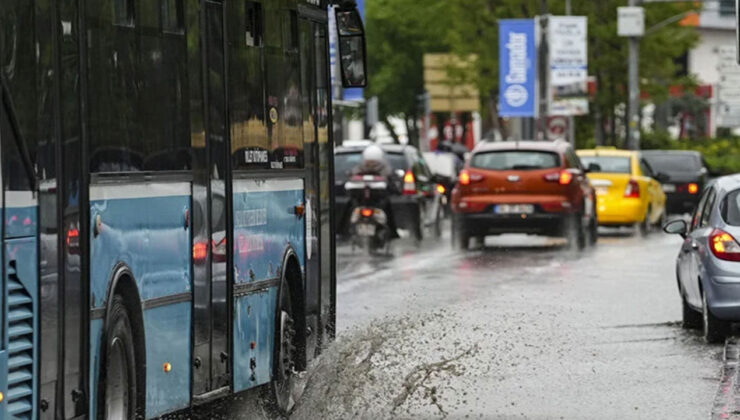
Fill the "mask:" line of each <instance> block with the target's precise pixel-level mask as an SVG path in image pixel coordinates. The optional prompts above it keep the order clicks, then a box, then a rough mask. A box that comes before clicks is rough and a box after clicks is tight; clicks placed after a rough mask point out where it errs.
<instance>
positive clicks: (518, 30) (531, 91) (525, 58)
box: [499, 19, 538, 117]
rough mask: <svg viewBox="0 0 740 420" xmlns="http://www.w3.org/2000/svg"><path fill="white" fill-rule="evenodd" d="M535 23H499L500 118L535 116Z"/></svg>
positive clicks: (502, 21)
mask: <svg viewBox="0 0 740 420" xmlns="http://www.w3.org/2000/svg"><path fill="white" fill-rule="evenodd" d="M536 33H537V31H536V25H535V20H534V19H502V20H500V21H499V63H500V72H499V77H500V80H499V86H500V88H501V92H500V95H499V115H501V116H502V117H536V116H537V103H538V101H537V78H536V74H537V44H536V39H535V36H536Z"/></svg>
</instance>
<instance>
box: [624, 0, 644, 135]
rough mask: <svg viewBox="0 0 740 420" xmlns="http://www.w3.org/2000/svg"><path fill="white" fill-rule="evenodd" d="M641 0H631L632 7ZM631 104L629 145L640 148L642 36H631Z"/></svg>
mask: <svg viewBox="0 0 740 420" xmlns="http://www.w3.org/2000/svg"><path fill="white" fill-rule="evenodd" d="M641 3H642V2H641V1H640V0H629V5H630V6H632V7H636V6H640V5H641ZM628 73H629V106H628V107H627V146H628V147H629V148H630V149H632V150H640V37H637V36H631V37H629V71H628Z"/></svg>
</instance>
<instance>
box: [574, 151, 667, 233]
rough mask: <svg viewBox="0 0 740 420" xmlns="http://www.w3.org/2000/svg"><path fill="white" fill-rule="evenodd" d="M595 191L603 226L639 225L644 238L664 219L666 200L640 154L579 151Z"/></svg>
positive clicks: (656, 179)
mask: <svg viewBox="0 0 740 420" xmlns="http://www.w3.org/2000/svg"><path fill="white" fill-rule="evenodd" d="M578 157H579V158H580V159H581V163H582V164H583V167H584V168H586V169H587V170H588V178H589V180H590V181H591V185H593V187H594V189H595V190H596V196H597V200H596V213H597V214H598V217H599V224H600V225H602V226H629V225H639V227H640V231H641V233H643V234H646V233H648V231H649V230H650V227H651V226H654V225H659V224H661V223H662V221H663V220H664V219H665V203H666V196H665V193H664V192H663V187H662V186H661V184H660V182H658V180H659V179H660V178H661V177H664V175H663V174H655V173H653V170H652V169H651V168H650V165H649V164H648V163H647V161H645V159H643V158H642V156H641V155H640V152H636V151H630V150H617V149H616V148H598V149H593V150H579V151H578Z"/></svg>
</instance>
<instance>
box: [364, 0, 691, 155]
mask: <svg viewBox="0 0 740 420" xmlns="http://www.w3.org/2000/svg"><path fill="white" fill-rule="evenodd" d="M572 4H573V14H574V15H585V16H587V17H588V19H589V74H591V75H593V76H595V78H596V83H597V85H598V95H597V96H596V97H595V98H594V101H593V103H592V108H593V109H592V114H591V115H589V116H587V117H584V118H582V119H581V120H582V122H583V123H590V124H581V125H582V126H588V127H593V123H595V124H596V125H597V126H600V127H603V128H605V129H606V134H607V136H608V138H609V139H610V142H611V143H614V142H616V140H617V138H618V137H619V130H618V127H620V125H621V124H622V122H621V121H620V118H622V116H621V114H619V113H618V111H617V110H618V108H619V105H620V104H623V103H624V102H626V96H627V95H626V92H627V74H628V73H627V64H628V61H627V51H628V43H627V40H626V39H624V38H621V37H619V36H618V35H617V8H618V7H619V6H626V5H627V0H598V1H594V0H572ZM544 6H546V8H547V10H546V11H547V13H549V14H553V15H563V14H565V0H548V1H544V0H424V1H419V0H374V1H369V2H368V6H367V7H368V10H367V12H368V49H369V51H368V52H369V57H370V65H371V72H372V73H373V74H372V77H371V87H370V89H369V91H368V94H370V95H377V96H379V97H380V104H381V115H396V114H398V115H402V116H410V115H414V112H415V111H414V110H415V109H418V106H417V104H416V97H417V95H419V94H421V93H422V92H423V88H424V87H423V86H424V84H423V64H422V58H423V54H424V53H425V52H440V51H449V52H453V53H456V54H460V55H464V56H467V55H469V54H475V55H477V56H478V60H477V64H476V66H475V68H474V69H472V70H471V71H470V72H469V73H468V74H463V75H460V77H461V78H462V79H466V80H465V81H466V82H473V83H475V84H476V85H477V86H478V87H479V89H480V92H481V100H482V103H483V104H484V106H485V108H486V109H488V110H489V111H490V112H488V113H484V119H485V120H487V122H488V124H489V126H491V125H492V126H496V125H497V123H498V121H497V110H496V104H497V102H498V68H499V52H498V30H499V29H498V28H499V27H498V21H499V19H509V18H529V17H533V16H536V15H538V14H541V13H543V11H544V10H543V7H544ZM696 7H698V6H697V5H696V4H695V3H691V2H687V3H654V4H647V5H645V9H646V27H647V28H651V27H653V26H654V25H656V24H659V23H661V22H665V21H666V20H668V19H670V18H673V17H675V16H677V15H680V14H682V13H684V12H686V11H688V10H691V9H692V8H696ZM697 40H698V35H697V33H696V31H695V30H694V29H693V28H689V27H684V26H681V25H679V24H677V23H673V24H669V25H666V26H664V27H662V28H661V29H660V30H657V31H655V32H654V33H652V34H650V35H648V36H646V37H645V38H643V39H642V41H641V54H640V57H641V62H640V71H641V85H642V86H641V88H642V90H643V92H644V93H646V94H649V95H650V97H651V98H652V100H654V101H662V100H665V99H667V98H668V90H669V87H670V86H671V85H675V84H684V85H686V84H688V85H690V84H692V83H694V81H693V80H691V79H690V78H688V79H687V78H685V77H680V76H678V75H677V74H678V70H679V64H678V62H679V58H681V57H682V56H684V55H685V54H686V52H687V51H688V50H689V49H690V48H691V47H692V46H693V45H695V43H696V42H697ZM596 119H598V121H596ZM584 135H585V132H584ZM591 135H593V133H591Z"/></svg>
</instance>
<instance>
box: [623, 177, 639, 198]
mask: <svg viewBox="0 0 740 420" xmlns="http://www.w3.org/2000/svg"><path fill="white" fill-rule="evenodd" d="M624 196H625V197H627V198H640V184H638V183H637V181H635V180H634V179H630V182H629V183H628V184H627V188H626V189H625V190H624Z"/></svg>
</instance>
